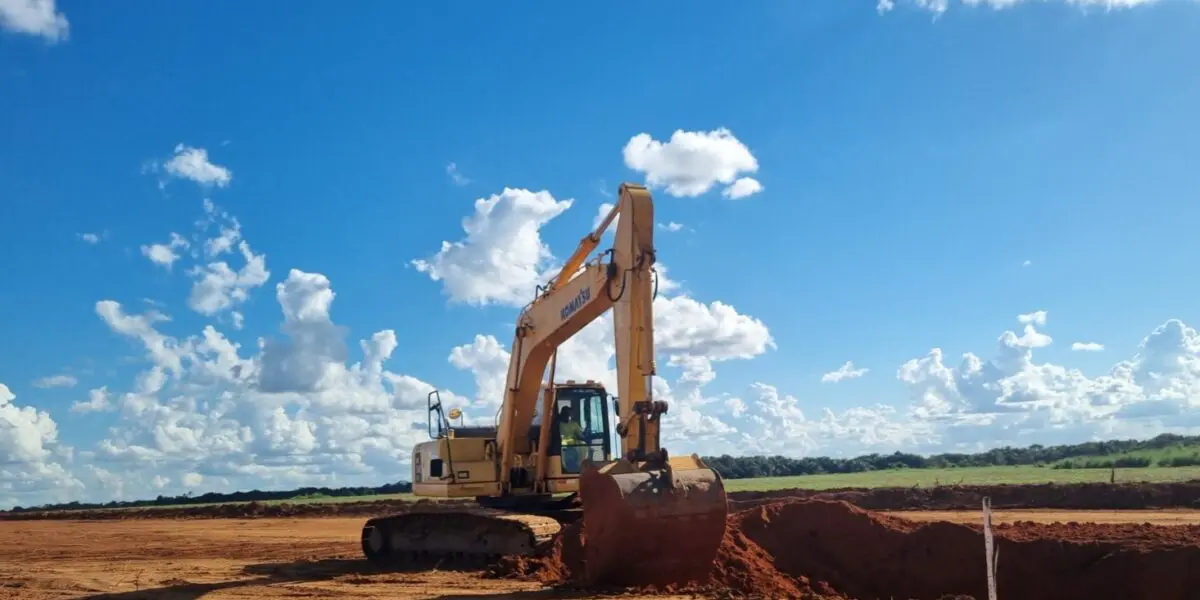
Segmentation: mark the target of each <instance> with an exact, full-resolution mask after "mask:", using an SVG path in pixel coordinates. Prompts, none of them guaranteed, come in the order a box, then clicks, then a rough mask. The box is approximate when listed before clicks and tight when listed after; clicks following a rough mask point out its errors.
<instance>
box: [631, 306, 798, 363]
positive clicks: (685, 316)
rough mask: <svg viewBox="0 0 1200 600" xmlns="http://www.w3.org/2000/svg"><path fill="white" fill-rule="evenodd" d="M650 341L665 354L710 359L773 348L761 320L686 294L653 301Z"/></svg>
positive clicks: (755, 353)
mask: <svg viewBox="0 0 1200 600" xmlns="http://www.w3.org/2000/svg"><path fill="white" fill-rule="evenodd" d="M654 329H655V331H654V344H655V346H656V349H657V351H659V352H662V353H664V354H667V355H692V356H704V357H708V358H709V359H710V360H713V361H722V360H729V359H735V358H740V359H748V358H753V357H755V356H758V355H760V354H762V353H764V352H766V351H767V350H768V349H773V348H775V340H774V339H773V338H772V337H771V332H770V331H769V330H768V329H767V326H766V324H764V323H763V322H762V321H760V320H758V319H756V318H754V317H751V316H748V315H744V314H741V313H739V312H738V311H737V309H735V308H734V307H733V306H730V305H728V304H725V303H724V302H720V301H716V302H712V303H709V304H704V303H701V302H698V301H696V300H694V299H692V298H689V297H687V296H674V297H666V296H664V295H661V294H660V295H659V297H658V298H656V299H655V300H654Z"/></svg>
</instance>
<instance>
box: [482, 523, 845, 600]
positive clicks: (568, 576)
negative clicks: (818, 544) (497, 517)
mask: <svg viewBox="0 0 1200 600" xmlns="http://www.w3.org/2000/svg"><path fill="white" fill-rule="evenodd" d="M582 529H583V528H582V522H577V523H574V524H572V525H570V526H568V527H567V528H565V529H563V530H562V532H560V533H559V535H558V537H557V538H556V539H555V541H554V544H553V546H552V547H551V548H550V550H549V551H548V552H547V553H546V554H545V555H544V556H540V557H535V558H525V557H509V558H506V559H504V560H502V561H501V562H500V564H498V565H497V566H496V567H494V568H493V569H492V571H491V575H492V576H494V577H512V578H519V579H526V580H532V581H537V582H540V583H543V584H546V585H553V586H559V587H584V581H583V580H584V577H585V573H584V572H585V563H584V556H585V553H584V548H583V546H584V536H583V531H582ZM672 575H674V574H672V573H667V572H664V573H663V574H662V575H661V576H660V578H659V579H658V581H651V582H645V584H644V585H642V586H639V587H636V588H634V591H636V592H638V593H642V594H655V593H661V594H679V593H689V592H694V593H705V592H708V593H712V592H719V593H722V594H724V595H725V596H732V597H740V598H798V599H812V600H819V599H828V600H835V599H841V598H843V596H841V595H837V594H835V593H833V591H832V590H829V589H828V588H827V586H822V587H823V588H825V591H826V592H828V593H825V594H819V593H817V592H816V591H814V590H813V589H812V587H811V586H809V583H808V580H807V579H804V578H800V579H795V578H792V577H790V576H788V575H785V574H783V573H780V572H779V571H777V570H776V569H775V567H774V565H773V564H772V559H771V557H770V556H769V555H768V554H767V553H766V552H764V551H763V549H762V548H760V547H758V545H757V544H755V543H754V542H752V541H750V540H749V539H747V538H746V536H744V535H742V533H741V532H740V531H738V530H736V529H733V528H730V529H727V530H726V532H725V537H724V539H723V540H722V542H721V546H720V548H719V549H718V551H717V558H716V560H715V561H714V562H713V567H712V571H711V572H710V573H708V574H707V575H705V576H702V577H700V578H697V579H688V578H686V577H685V578H676V577H673V576H672ZM588 587H592V588H593V589H594V588H595V587H604V584H601V585H600V586H595V585H593V586H588Z"/></svg>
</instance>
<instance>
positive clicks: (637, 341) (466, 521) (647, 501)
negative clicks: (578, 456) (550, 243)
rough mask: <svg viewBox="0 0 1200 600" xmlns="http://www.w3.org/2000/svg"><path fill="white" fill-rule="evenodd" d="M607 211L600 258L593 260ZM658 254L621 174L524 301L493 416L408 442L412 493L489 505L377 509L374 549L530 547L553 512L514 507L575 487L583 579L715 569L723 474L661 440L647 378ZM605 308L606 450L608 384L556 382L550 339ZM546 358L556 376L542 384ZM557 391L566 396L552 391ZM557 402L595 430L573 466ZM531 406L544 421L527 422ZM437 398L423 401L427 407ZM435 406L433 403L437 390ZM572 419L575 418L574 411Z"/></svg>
mask: <svg viewBox="0 0 1200 600" xmlns="http://www.w3.org/2000/svg"><path fill="white" fill-rule="evenodd" d="M614 223H615V224H616V233H615V235H614V243H613V247H612V249H611V250H609V251H607V252H606V253H605V254H607V255H608V260H607V261H603V260H601V259H600V258H601V257H596V258H595V259H593V260H589V259H588V257H589V255H591V254H592V252H594V251H595V250H596V248H597V247H598V246H599V243H600V240H601V236H602V235H603V234H604V232H605V231H606V230H607V229H608V228H609V227H610V226H612V225H613V224H614ZM655 261H656V256H655V249H654V205H653V200H652V198H651V195H650V192H649V191H648V190H647V189H646V188H645V187H643V186H641V185H637V184H632V183H625V184H622V185H621V186H620V190H619V197H618V200H617V204H616V205H615V206H614V207H613V209H612V210H611V211H610V213H609V214H608V215H607V216H606V217H605V218H604V219H603V220H602V221H601V223H600V224H599V225H598V226H597V227H596V228H595V230H594V231H592V232H590V233H588V234H587V235H586V236H584V238H583V239H582V240H580V243H579V247H578V249H577V250H576V251H575V252H574V253H573V254H572V255H571V257H570V258H569V259H568V260H567V261H566V262H565V264H564V267H563V269H562V271H560V272H559V273H558V275H557V276H556V277H554V278H553V279H551V280H550V281H549V282H548V284H547V285H546V286H545V287H544V288H539V290H538V294H537V296H536V297H535V298H534V300H533V301H532V302H530V303H529V305H527V306H526V307H525V308H524V309H523V310H522V311H521V313H520V315H519V317H518V319H517V324H516V328H515V330H514V336H513V342H512V349H511V352H510V357H509V364H508V374H507V377H506V385H505V391H504V400H503V403H502V404H501V407H500V411H499V414H498V422H497V426H496V428H495V429H494V430H493V429H489V428H479V427H475V428H462V427H460V428H459V429H457V430H455V429H453V428H450V427H449V425H448V424H447V425H446V427H447V428H448V429H449V431H448V432H446V433H445V435H443V433H442V426H441V425H440V424H439V435H438V437H437V439H436V440H435V441H434V442H427V443H425V444H422V445H420V446H418V448H417V449H415V450H414V457H413V468H414V477H413V489H414V492H415V493H416V494H417V495H437V496H446V497H454V496H459V497H461V496H466V495H468V494H471V495H474V496H475V497H476V499H477V500H478V501H480V502H481V503H483V504H485V505H486V506H487V508H486V509H480V510H475V511H470V512H440V513H431V514H424V513H421V514H407V515H392V516H387V517H377V518H375V519H372V520H371V521H369V522H368V524H367V526H366V527H364V529H363V551H364V552H365V553H366V554H367V556H368V557H372V558H375V559H381V558H383V557H385V556H387V555H388V554H389V553H397V552H400V553H415V554H423V553H428V552H433V553H435V554H438V555H455V554H467V555H472V556H479V555H495V554H511V553H518V554H520V553H530V552H533V551H534V547H535V546H537V545H538V544H540V543H543V542H544V541H545V540H546V539H547V537H548V535H550V534H551V532H553V531H557V529H558V528H557V524H556V522H555V521H554V519H552V518H550V517H545V516H538V515H534V514H530V513H531V512H532V511H528V510H522V509H521V508H519V507H525V508H528V507H529V506H531V505H535V504H536V503H538V502H542V503H545V502H546V501H547V499H548V498H550V497H551V496H552V494H553V493H555V492H561V491H577V492H578V498H579V500H581V501H582V513H583V514H582V519H583V530H584V539H585V542H584V552H585V556H586V565H587V569H586V571H587V573H586V578H587V579H588V580H589V581H591V582H593V583H613V584H628V585H639V584H652V583H659V582H664V581H668V582H674V581H688V580H693V579H697V578H701V577H703V576H704V575H705V574H706V573H707V572H708V571H709V570H710V569H711V567H712V564H713V559H714V558H715V556H716V552H717V548H718V547H719V545H720V543H721V541H722V538H723V537H724V531H725V517H726V513H727V511H728V508H727V502H726V497H725V489H724V485H723V483H722V481H721V478H720V476H719V475H718V474H717V473H716V472H715V471H713V470H712V469H709V468H708V467H707V466H706V465H705V464H704V463H703V461H701V459H700V458H699V457H698V456H696V455H685V456H678V457H676V456H670V455H668V453H667V451H666V449H665V448H663V446H662V443H661V430H660V425H661V422H662V417H663V415H665V414H666V413H667V408H668V406H667V403H666V402H664V401H661V400H656V399H654V397H653V386H652V381H653V378H654V376H655V374H656V366H655V360H654V294H655V290H656V280H655V275H656V273H655V271H654V264H655ZM609 310H611V311H612V323H613V341H614V345H615V349H616V367H617V397H616V399H615V407H614V408H615V415H611V416H614V417H615V418H613V419H612V422H613V424H614V425H615V430H616V434H617V438H618V440H619V443H618V446H619V449H618V452H617V455H616V456H612V455H611V454H612V453H610V450H609V442H608V435H609V422H610V415H609V414H608V413H607V408H606V407H607V394H606V393H604V390H603V388H602V387H601V386H600V385H599V384H596V383H594V382H591V381H589V382H588V383H586V384H575V383H574V382H570V381H569V382H567V384H565V385H559V384H556V383H555V382H554V381H553V379H554V369H555V365H556V362H557V361H556V356H557V351H558V348H559V347H560V346H561V345H562V344H563V343H564V342H566V341H567V340H568V339H570V338H571V337H572V336H574V335H575V334H576V333H578V332H579V331H580V330H582V329H583V328H584V327H586V326H587V325H588V324H589V323H592V322H594V321H595V320H596V319H598V318H600V317H601V316H602V315H604V314H605V313H606V312H608V311H609ZM547 368H549V370H550V379H551V381H550V383H549V384H548V385H543V377H544V376H545V374H546V371H547ZM560 391H561V392H562V393H563V394H564V398H563V400H562V402H558V401H556V394H558V393H559V392H560ZM581 402H582V404H581ZM560 404H561V405H562V408H563V409H564V413H571V412H572V410H574V411H576V412H579V411H580V408H581V407H586V408H584V409H583V412H584V413H586V415H584V416H586V419H587V422H586V425H587V431H586V432H585V433H581V434H580V435H584V436H585V437H587V439H588V440H590V441H589V442H587V443H584V444H582V445H580V444H578V443H577V444H575V446H574V447H573V448H571V449H572V450H579V449H580V448H581V447H582V449H583V450H585V451H586V452H588V455H587V456H586V458H585V459H584V460H583V461H582V463H583V464H582V469H581V470H579V471H571V470H568V469H567V468H566V467H565V466H564V465H565V464H566V463H565V461H564V462H563V464H562V465H560V464H558V463H557V462H554V463H552V462H551V461H550V460H549V457H551V456H558V455H559V452H560V449H559V446H560V444H561V445H562V446H563V448H562V449H561V451H562V452H563V454H562V456H564V457H565V451H566V448H565V446H566V442H565V440H566V434H560V433H558V430H557V428H558V427H559V426H560V425H562V424H564V423H565V424H572V423H571V420H568V419H567V418H566V417H563V419H565V420H563V421H560V420H559V418H558V417H557V416H556V415H555V410H554V408H555V407H556V406H559V405H560ZM539 409H540V414H541V416H542V419H541V421H542V423H541V425H535V424H534V417H535V415H536V414H538V411H539ZM434 410H435V408H434V405H433V404H431V409H430V414H431V416H432V414H433V412H434ZM436 410H437V411H438V414H439V416H440V414H441V413H440V410H441V409H440V402H439V403H438V404H437V405H436ZM573 419H574V420H575V423H573V424H574V425H576V426H578V420H579V416H575V417H573ZM443 420H444V418H443ZM439 423H441V421H439ZM535 427H540V429H537V430H535ZM551 427H553V428H555V430H554V433H553V434H552V433H551ZM580 431H581V432H582V431H583V430H582V429H581V430H580ZM431 436H432V433H431ZM596 440H603V441H602V442H597V441H596ZM452 449H453V450H452ZM598 454H602V456H599V455H598ZM500 506H503V507H506V508H509V509H513V507H518V508H516V509H515V512H517V513H520V512H524V513H525V514H499V513H497V512H496V509H497V507H500ZM542 506H544V504H543V505H542Z"/></svg>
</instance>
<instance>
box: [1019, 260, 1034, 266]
mask: <svg viewBox="0 0 1200 600" xmlns="http://www.w3.org/2000/svg"><path fill="white" fill-rule="evenodd" d="M1021 266H1022V267H1031V266H1033V261H1032V260H1026V261H1025V262H1023V263H1021Z"/></svg>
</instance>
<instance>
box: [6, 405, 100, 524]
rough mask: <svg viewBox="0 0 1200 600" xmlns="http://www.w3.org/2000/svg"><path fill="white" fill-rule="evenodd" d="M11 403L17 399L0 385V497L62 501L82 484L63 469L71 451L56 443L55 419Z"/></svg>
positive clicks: (42, 412)
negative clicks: (0, 495)
mask: <svg viewBox="0 0 1200 600" xmlns="http://www.w3.org/2000/svg"><path fill="white" fill-rule="evenodd" d="M14 400H16V395H14V394H13V393H12V391H11V390H9V389H8V386H6V385H4V384H3V383H0V493H2V494H3V495H5V496H7V497H11V498H12V499H13V501H14V502H24V499H25V498H30V499H31V501H38V500H44V499H46V498H53V499H65V498H66V497H69V496H70V494H73V493H76V492H78V490H79V488H80V487H82V484H81V483H80V482H79V481H78V480H77V479H75V477H73V476H72V475H71V474H70V472H69V471H68V470H67V469H66V468H65V467H64V464H66V465H67V466H69V465H70V459H71V456H72V452H73V449H72V448H71V447H70V446H66V445H62V444H60V443H59V441H58V425H57V424H56V423H55V422H54V419H52V418H50V415H49V413H47V412H45V411H41V410H37V409H36V408H34V407H32V406H23V407H19V406H17V405H16V404H15V403H14ZM30 503H32V502H30Z"/></svg>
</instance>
